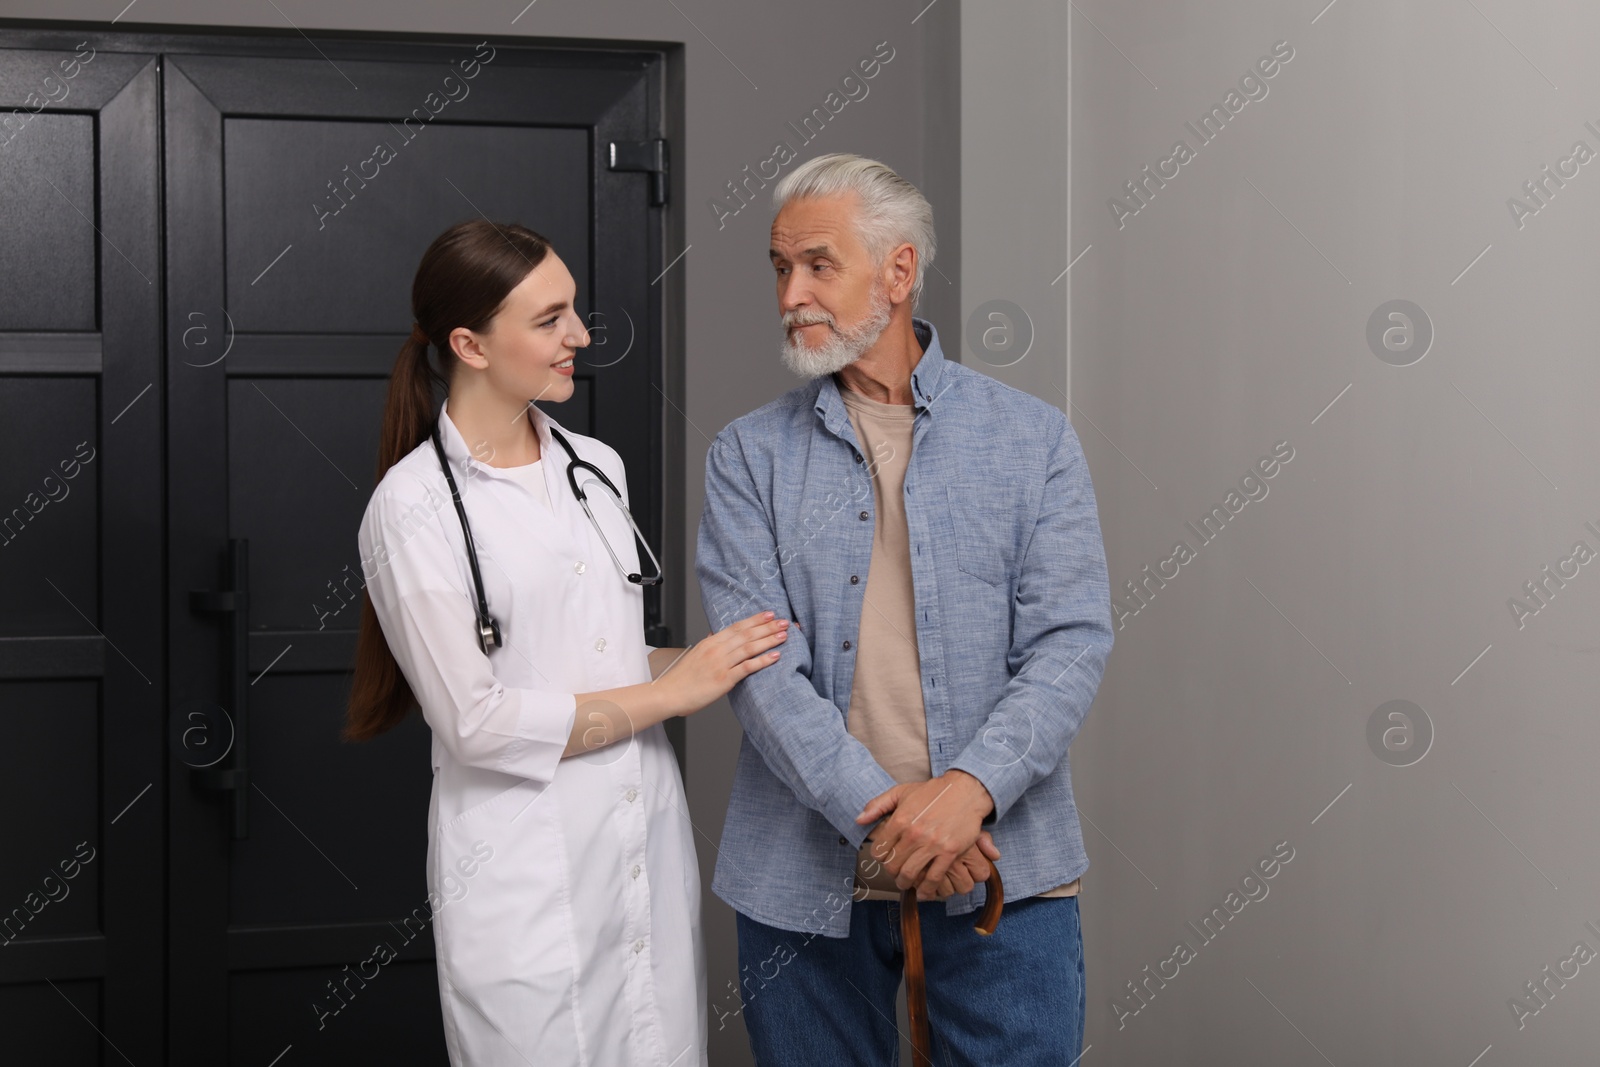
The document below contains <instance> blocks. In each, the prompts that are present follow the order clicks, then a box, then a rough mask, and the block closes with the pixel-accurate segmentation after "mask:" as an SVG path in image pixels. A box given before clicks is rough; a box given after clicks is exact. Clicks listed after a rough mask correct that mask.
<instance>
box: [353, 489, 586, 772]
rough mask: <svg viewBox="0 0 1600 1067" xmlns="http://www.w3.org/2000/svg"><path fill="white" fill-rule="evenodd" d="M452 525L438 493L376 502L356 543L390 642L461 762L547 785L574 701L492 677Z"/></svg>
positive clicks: (379, 495)
mask: <svg viewBox="0 0 1600 1067" xmlns="http://www.w3.org/2000/svg"><path fill="white" fill-rule="evenodd" d="M446 519H448V520H449V521H451V522H455V521H457V519H456V514H455V507H454V505H453V504H452V503H451V500H450V497H449V495H448V494H445V493H443V492H440V491H438V490H435V489H433V488H432V487H427V488H424V487H422V486H420V485H418V486H416V488H415V490H414V491H413V489H412V486H411V485H410V484H409V483H406V482H404V481H403V480H402V482H401V484H400V486H397V487H395V488H383V487H380V488H379V489H378V491H377V492H376V493H375V494H374V495H373V498H372V501H371V503H370V504H369V505H368V507H367V513H366V516H365V517H364V518H363V519H362V522H361V531H360V534H359V537H360V547H361V558H362V560H363V561H370V562H364V563H363V566H364V567H365V568H367V569H369V570H372V571H373V572H374V573H373V574H372V575H371V576H370V577H369V578H368V579H367V592H368V594H369V595H370V596H371V597H372V606H373V608H374V609H375V610H376V612H377V615H378V621H379V623H380V624H381V625H382V627H383V634H384V638H385V639H386V640H387V641H388V644H389V649H390V651H392V652H393V653H394V657H395V660H396V661H397V662H398V663H399V664H400V669H401V671H402V672H403V673H404V674H405V677H406V680H407V681H408V682H410V683H411V691H412V692H413V693H414V694H415V695H416V697H417V701H418V703H419V704H420V705H421V706H422V714H423V717H424V718H425V719H426V720H427V723H428V726H429V727H430V728H431V729H432V730H433V733H434V736H435V737H437V738H439V740H440V741H441V742H442V743H443V745H444V747H445V749H446V750H447V751H448V752H449V753H450V755H451V756H452V758H454V759H455V760H456V762H458V763H461V764H464V765H466V766H469V767H481V768H484V769H486V770H492V771H499V772H501V773H503V774H513V775H517V776H518V777H521V778H527V779H530V780H533V781H537V782H549V781H551V780H552V779H553V778H554V777H555V773H556V768H557V766H558V764H559V763H560V761H561V758H562V753H563V752H565V751H566V747H567V741H568V739H569V738H570V737H571V734H572V724H573V719H574V717H575V716H576V714H577V696H576V694H573V693H559V692H553V691H547V690H540V689H523V688H516V687H511V686H507V685H505V684H504V683H502V682H501V681H500V680H499V679H498V678H496V677H495V675H494V672H493V670H492V669H491V667H490V663H489V657H488V656H487V655H486V654H485V653H484V652H483V650H482V649H480V648H479V647H478V642H477V639H476V638H475V637H474V636H473V635H474V632H475V629H476V626H477V615H476V612H475V611H474V610H473V601H472V596H473V594H472V593H471V591H470V587H468V588H463V587H462V584H461V583H462V578H461V571H460V569H459V568H458V567H457V564H456V562H455V552H456V549H455V548H454V546H453V545H452V543H451V542H450V541H449V540H448V539H447V538H446V537H445V534H444V529H443V525H442V523H443V521H444V520H446ZM503 624H504V620H502V625H503Z"/></svg>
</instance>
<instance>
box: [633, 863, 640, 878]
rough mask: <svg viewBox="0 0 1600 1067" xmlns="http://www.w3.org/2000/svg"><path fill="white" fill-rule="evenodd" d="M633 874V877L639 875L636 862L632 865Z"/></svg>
mask: <svg viewBox="0 0 1600 1067" xmlns="http://www.w3.org/2000/svg"><path fill="white" fill-rule="evenodd" d="M633 876H634V877H635V878H637V877H639V865H638V864H637V863H635V864H634V865H633Z"/></svg>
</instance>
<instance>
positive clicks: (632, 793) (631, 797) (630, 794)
mask: <svg viewBox="0 0 1600 1067" xmlns="http://www.w3.org/2000/svg"><path fill="white" fill-rule="evenodd" d="M622 795H623V796H624V797H625V798H627V801H628V803H629V804H632V803H633V802H634V801H635V800H637V799H638V798H639V791H638V790H637V789H630V790H628V791H627V792H626V793H624V794H622Z"/></svg>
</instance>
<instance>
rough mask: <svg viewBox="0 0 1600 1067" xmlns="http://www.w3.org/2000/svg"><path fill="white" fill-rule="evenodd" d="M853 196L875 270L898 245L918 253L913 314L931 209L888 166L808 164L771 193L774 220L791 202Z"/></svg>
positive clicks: (842, 156) (843, 156) (838, 156)
mask: <svg viewBox="0 0 1600 1067" xmlns="http://www.w3.org/2000/svg"><path fill="white" fill-rule="evenodd" d="M852 192H853V193H855V194H857V195H858V196H860V198H861V208H860V211H859V212H858V218H857V221H858V224H859V230H858V233H859V235H860V237H861V241H862V244H864V245H866V246H867V253H868V254H869V255H870V256H871V257H872V261H873V264H874V265H875V266H881V265H882V264H883V261H884V258H885V257H886V256H887V255H888V254H889V250H890V249H891V248H894V247H896V246H897V245H901V244H906V243H909V244H910V245H911V247H912V248H915V249H916V250H917V276H916V279H915V280H914V281H913V282H912V283H911V307H912V309H913V310H915V309H916V306H917V301H918V299H919V298H920V297H921V296H922V278H923V272H924V271H925V270H926V269H927V268H928V267H929V266H931V265H932V263H933V253H934V247H935V241H934V236H933V205H931V204H929V203H928V199H927V197H925V196H923V195H922V192H921V190H919V189H918V188H917V187H916V186H915V185H912V184H911V183H910V182H908V181H906V180H905V179H904V178H902V177H900V175H898V174H896V173H895V172H894V171H892V170H890V169H889V168H888V167H887V166H885V165H884V164H882V163H879V162H878V161H877V160H875V159H866V158H864V157H862V156H855V155H850V154H848V153H845V152H833V153H830V154H828V155H825V156H817V157H816V158H815V159H809V160H807V161H806V162H804V163H802V164H801V165H800V166H798V167H796V168H795V169H794V170H792V171H790V172H789V173H788V174H787V175H785V176H784V178H783V180H782V181H780V182H778V184H777V186H776V188H774V189H773V190H772V210H773V214H777V212H779V211H782V210H783V207H784V205H785V204H787V203H789V201H791V200H799V199H802V198H804V197H810V196H836V195H839V194H843V193H852Z"/></svg>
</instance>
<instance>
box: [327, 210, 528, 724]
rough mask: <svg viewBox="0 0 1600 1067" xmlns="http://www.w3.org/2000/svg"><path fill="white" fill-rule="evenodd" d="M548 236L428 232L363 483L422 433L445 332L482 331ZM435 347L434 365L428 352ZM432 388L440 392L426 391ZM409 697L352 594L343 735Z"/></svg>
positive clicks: (439, 386) (443, 378)
mask: <svg viewBox="0 0 1600 1067" xmlns="http://www.w3.org/2000/svg"><path fill="white" fill-rule="evenodd" d="M549 252H550V242H549V241H548V240H546V239H545V238H544V237H543V236H541V235H540V234H537V233H535V232H534V231H532V230H530V229H528V228H527V227H525V226H518V225H517V224H516V223H493V222H489V221H488V220H487V219H470V220H468V221H466V222H460V223H457V224H456V225H454V226H452V227H450V228H449V229H448V230H446V231H444V232H443V233H441V234H440V235H439V236H438V237H436V238H434V240H433V243H432V244H430V245H429V246H428V250H427V251H426V252H424V253H423V254H422V262H421V263H420V264H419V265H418V266H417V274H416V277H415V278H414V279H413V280H412V282H411V314H412V316H413V317H414V318H415V319H416V325H415V326H413V327H412V331H411V336H410V337H408V338H406V341H405V343H404V344H403V345H401V346H400V357H399V358H398V359H397V360H396V361H395V365H394V373H393V374H392V375H391V376H390V378H389V398H388V400H387V402H386V403H385V404H384V409H383V429H382V431H381V433H380V436H379V443H378V470H377V473H376V474H375V475H374V476H373V485H374V486H376V485H377V484H378V483H379V482H381V481H382V480H383V476H384V474H385V473H386V472H387V471H388V470H389V468H390V467H392V466H394V465H395V464H396V463H398V462H399V461H400V460H401V459H402V458H404V457H405V456H406V455H408V454H409V453H410V452H411V451H412V450H413V449H415V448H416V447H417V446H418V445H420V444H421V443H422V442H424V441H426V440H427V439H428V437H429V435H430V434H431V433H432V430H433V424H434V420H435V419H436V418H437V417H438V405H439V401H440V400H442V399H443V396H447V395H448V394H449V389H450V379H451V376H452V375H453V374H454V373H455V365H456V363H457V362H458V361H457V359H456V358H455V354H454V352H453V350H452V349H451V348H450V334H451V331H453V330H455V329H457V328H460V327H464V328H466V329H468V330H472V331H474V332H477V333H486V332H488V330H489V326H490V323H491V321H492V320H493V319H494V316H495V313H496V312H498V311H499V310H500V307H501V305H503V304H504V303H505V299H506V296H507V294H509V293H510V292H511V290H512V289H514V288H516V287H517V285H518V284H520V283H521V282H522V280H523V279H524V278H526V277H527V276H528V272H529V271H531V270H533V269H534V268H535V267H537V266H538V265H539V264H540V263H542V262H544V258H545V256H546V255H547V254H549ZM430 352H437V353H438V354H439V359H440V363H439V366H438V367H437V368H435V367H434V365H433V364H432V363H430V361H429V353H430ZM436 390H437V391H438V392H439V393H442V394H443V395H436ZM416 704H417V698H416V696H415V695H414V694H413V693H412V692H411V686H410V684H409V683H407V681H406V678H405V675H404V674H402V673H401V671H400V665H399V663H397V662H396V661H395V658H394V653H393V652H392V651H390V649H389V643H388V641H387V640H385V639H384V636H383V629H382V628H381V627H380V626H379V624H378V613H377V612H376V611H375V610H374V609H373V607H372V596H371V594H369V593H368V592H367V591H366V590H365V589H363V590H362V594H361V630H360V633H359V634H358V635H357V637H356V665H355V677H354V680H353V682H352V684H351V687H350V703H349V705H348V707H347V708H346V709H345V726H344V738H345V740H347V741H367V740H370V739H371V738H374V737H377V736H378V735H379V734H381V733H383V732H384V731H385V730H389V729H392V728H393V727H395V726H398V725H399V724H400V722H401V720H403V719H404V718H405V717H406V714H407V713H408V712H409V711H410V710H411V709H412V708H413V707H415V706H416Z"/></svg>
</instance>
